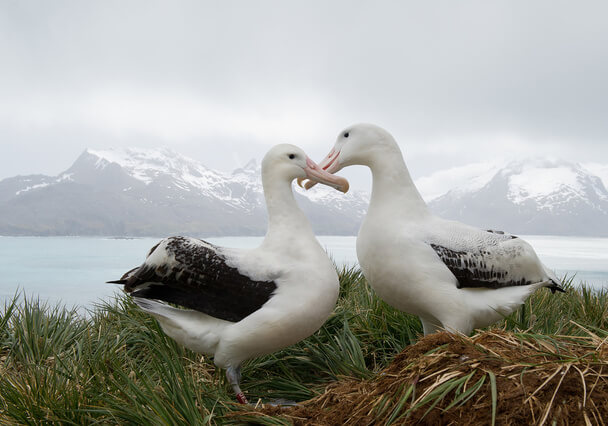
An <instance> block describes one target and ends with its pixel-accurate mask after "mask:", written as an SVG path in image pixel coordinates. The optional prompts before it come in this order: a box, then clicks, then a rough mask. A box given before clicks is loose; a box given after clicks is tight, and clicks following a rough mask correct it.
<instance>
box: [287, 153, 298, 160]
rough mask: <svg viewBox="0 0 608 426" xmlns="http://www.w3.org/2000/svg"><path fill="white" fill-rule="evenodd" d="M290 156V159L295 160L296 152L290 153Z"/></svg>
mask: <svg viewBox="0 0 608 426" xmlns="http://www.w3.org/2000/svg"><path fill="white" fill-rule="evenodd" d="M288 157H289V159H290V160H293V159H294V158H296V154H289V155H288Z"/></svg>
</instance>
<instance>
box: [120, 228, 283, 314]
mask: <svg viewBox="0 0 608 426" xmlns="http://www.w3.org/2000/svg"><path fill="white" fill-rule="evenodd" d="M258 278H259V277H258ZM120 283H122V284H124V285H125V290H126V291H127V292H129V293H131V295H132V296H134V297H143V298H147V299H157V300H163V301H165V302H169V303H174V304H177V305H180V306H183V307H185V308H189V309H195V310H197V311H200V312H204V313H205V314H208V315H211V316H213V317H216V318H221V319H224V320H227V321H233V322H237V321H240V320H241V319H243V318H245V317H246V316H248V315H250V314H251V313H253V312H255V311H257V310H258V309H260V308H261V307H262V306H263V305H264V304H265V303H266V302H267V301H268V300H269V299H270V298H271V297H272V294H273V292H274V291H275V290H276V288H277V286H276V283H275V282H274V281H273V279H272V278H270V277H269V279H268V280H259V279H258V280H253V279H251V278H250V277H248V276H247V275H245V274H242V273H241V272H239V270H238V269H237V268H236V267H234V265H233V266H229V265H228V264H227V261H226V257H225V256H224V255H223V254H222V253H221V249H219V248H218V247H216V246H214V245H212V244H209V243H207V242H205V241H202V240H197V239H194V238H184V237H171V238H167V239H165V240H163V241H161V242H160V243H159V244H158V245H157V246H155V247H154V248H153V249H152V250H151V251H150V253H149V254H148V258H147V259H146V261H145V262H144V263H143V264H142V265H141V266H140V267H139V268H137V269H135V270H133V271H130V272H128V273H127V274H125V276H124V277H123V279H122V280H120Z"/></svg>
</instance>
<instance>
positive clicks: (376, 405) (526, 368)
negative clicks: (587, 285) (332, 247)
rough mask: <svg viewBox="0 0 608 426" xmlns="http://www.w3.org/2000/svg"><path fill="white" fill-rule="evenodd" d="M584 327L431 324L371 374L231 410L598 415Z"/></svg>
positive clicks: (267, 415)
mask: <svg viewBox="0 0 608 426" xmlns="http://www.w3.org/2000/svg"><path fill="white" fill-rule="evenodd" d="M585 331H586V335H585V336H581V337H576V336H546V335H538V334H529V333H511V332H505V331H500V330H499V331H496V330H494V331H485V332H480V333H478V334H475V335H474V336H472V337H465V336H462V335H454V334H449V333H438V334H433V335H430V336H426V337H424V338H422V339H420V341H418V342H417V343H416V344H414V345H412V346H409V347H407V348H405V350H404V351H403V352H401V353H400V354H399V355H398V356H397V357H396V358H395V359H394V360H393V362H392V363H391V364H390V365H389V366H388V367H387V368H386V369H385V370H383V371H381V372H380V373H379V374H378V375H377V376H375V377H374V378H372V379H370V380H354V379H351V378H348V379H344V380H341V381H338V382H335V383H332V384H331V385H329V386H328V387H327V388H326V390H325V392H324V393H323V394H321V395H319V396H317V397H316V398H313V399H311V400H308V401H305V402H303V403H301V404H299V405H297V406H295V407H292V408H285V407H281V408H279V407H271V406H267V405H259V406H257V407H256V408H255V410H251V409H249V410H246V411H245V412H239V413H235V414H236V416H237V418H239V419H241V420H248V421H254V422H261V423H267V422H271V423H274V422H275V421H276V420H279V419H280V420H281V423H287V424H289V423H293V424H296V425H304V424H305V425H371V424H429V425H438V424H501V425H503V424H504V425H519V424H539V425H541V424H586V425H590V424H606V423H607V422H608V342H607V341H606V339H601V338H599V337H598V336H597V335H595V334H594V333H592V332H591V331H588V330H585ZM271 417H273V418H274V419H271Z"/></svg>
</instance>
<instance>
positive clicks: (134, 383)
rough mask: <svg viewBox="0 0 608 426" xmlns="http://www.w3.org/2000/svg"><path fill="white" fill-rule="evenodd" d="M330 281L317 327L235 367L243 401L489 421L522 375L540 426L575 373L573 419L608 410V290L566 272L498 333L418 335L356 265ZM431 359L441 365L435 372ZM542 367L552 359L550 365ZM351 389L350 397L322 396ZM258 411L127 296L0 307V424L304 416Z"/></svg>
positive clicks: (392, 417)
mask: <svg viewBox="0 0 608 426" xmlns="http://www.w3.org/2000/svg"><path fill="white" fill-rule="evenodd" d="M339 275H340V284H341V289H340V298H339V302H338V305H337V307H336V309H335V310H334V312H333V314H332V315H331V317H330V318H329V319H328V321H327V322H326V323H325V324H324V326H323V327H322V328H321V329H320V330H319V331H318V332H317V333H315V334H314V335H313V336H311V337H309V338H308V339H306V340H304V341H302V342H300V343H298V344H296V345H293V346H291V347H289V348H287V349H284V350H282V351H279V352H277V353H274V354H272V355H268V356H264V357H261V358H258V359H255V360H251V361H250V362H248V363H246V364H245V365H244V368H243V383H242V385H243V389H244V390H245V392H246V393H247V396H248V398H249V399H250V401H253V402H254V403H256V402H257V403H261V402H266V401H268V400H270V399H274V398H286V399H291V400H295V401H305V400H310V401H322V402H323V403H324V404H326V405H325V407H329V406H332V407H334V406H336V404H338V403H339V401H341V399H340V398H346V400H348V401H350V403H352V404H351V405H350V406H349V407H350V408H349V409H348V414H349V415H350V416H358V417H353V419H370V421H374V420H378V419H383V421H384V422H386V423H395V424H396V423H403V422H407V421H414V420H416V421H418V420H420V419H424V421H427V422H432V421H435V420H436V419H437V418H438V417H437V416H442V415H443V416H446V415H448V414H447V413H454V412H458V410H465V411H466V410H468V411H475V412H477V411H479V412H481V411H484V412H485V413H487V416H488V418H487V423H493V422H496V423H501V421H502V419H503V417H501V416H502V415H503V411H502V409H503V407H502V406H501V405H502V401H503V400H504V395H503V393H504V390H503V389H504V386H505V380H508V381H510V382H512V381H520V382H522V383H524V384H526V383H527V389H528V390H529V392H528V393H527V394H526V398H528V397H530V399H529V401H528V402H527V403H526V404H527V405H526V407H528V408H527V409H528V410H530V412H531V413H534V415H535V416H536V417H535V419H536V421H539V420H542V419H545V420H546V421H547V422H548V421H549V420H550V419H551V418H552V416H553V415H554V413H555V412H556V410H560V409H561V410H564V408H563V404H562V399H563V398H561V393H560V392H562V389H569V388H568V387H569V386H571V385H572V383H571V381H570V380H571V377H576V378H577V380H578V382H577V383H578V386H579V388H580V392H579V393H580V396H581V404H583V407H585V410H586V411H585V412H584V414H583V416H584V417H585V416H586V417H585V418H588V419H591V421H592V422H593V421H596V419H601V418H605V416H606V413H605V412H602V411H601V410H602V408H601V407H603V406H602V405H601V403H599V402H598V401H597V400H596V399H595V398H596V396H598V395H602V393H601V392H603V390H602V389H603V388H602V386H603V383H604V380H605V376H601V375H597V374H596V373H597V372H598V371H599V370H598V365H600V364H601V363H602V362H604V361H603V360H604V359H605V357H606V355H607V354H608V348H607V345H606V339H607V337H608V336H607V334H606V331H605V330H606V329H608V312H607V310H608V294H607V291H606V290H601V291H594V290H591V289H589V288H588V287H585V286H583V287H581V288H580V289H578V288H574V286H573V283H572V279H569V282H566V283H565V287H567V288H568V291H567V293H565V294H557V295H551V294H550V292H549V291H545V290H541V291H538V292H536V294H534V295H533V296H532V297H531V298H530V299H529V300H528V301H527V302H526V304H525V307H524V308H522V309H521V310H519V311H518V312H515V313H513V314H512V315H510V316H509V317H507V318H505V319H504V320H503V321H502V322H501V323H500V324H497V325H496V326H495V327H497V328H495V329H493V330H497V329H499V330H501V331H492V332H491V333H490V334H487V333H486V334H484V333H481V334H479V335H476V336H474V337H472V338H465V337H459V338H458V339H457V340H446V341H443V340H441V341H436V340H431V341H430V343H429V342H427V343H425V341H426V339H422V340H420V335H421V334H422V326H421V324H420V321H419V320H418V318H416V317H414V316H411V315H407V314H404V313H402V312H399V311H397V310H395V309H393V308H391V307H390V306H388V305H387V304H386V303H384V302H383V301H381V300H380V299H378V298H377V297H376V296H375V295H374V293H373V291H372V290H371V289H370V287H369V286H368V285H367V283H366V281H365V278H364V277H363V275H362V274H361V272H360V271H359V270H358V269H356V268H341V269H340V270H339ZM417 342H418V343H417ZM454 342H457V344H459V345H463V346H462V347H467V348H469V349H470V348H473V349H474V352H471V354H472V353H475V354H477V355H476V356H477V357H480V359H481V360H482V361H483V362H482V361H479V362H480V364H479V365H475V362H476V361H473V358H471V360H466V361H462V360H459V358H458V357H457V356H454V353H453V346H454V344H456V343H454ZM416 343H417V344H416ZM414 344H416V345H414ZM419 345H422V346H419ZM425 345H426V346H425ZM467 345H468V346H467ZM497 345H498V346H497ZM503 347H509V348H512V349H513V348H516V349H517V351H519V352H524V353H527V354H528V355H529V356H528V357H527V358H526V359H515V358H513V356H514V355H513V354H512V353H514V352H505V351H503V352H500V351H501V350H502V349H501V348H503ZM404 348H406V351H405V352H404V353H407V351H408V350H409V351H411V350H415V351H419V352H420V351H422V350H423V351H422V352H420V353H418V352H416V353H415V355H416V356H414V357H413V358H412V357H411V358H404V357H403V356H404V355H403V354H401V355H399V354H400V353H401V352H402V351H403V350H404ZM412 348H417V349H412ZM497 348H498V349H497ZM573 348H575V349H573ZM577 348H578V349H577ZM513 350H515V349H513ZM450 351H452V352H450ZM526 351H527V352H526ZM450 354H451V355H450ZM471 354H468V355H467V356H470V355H471ZM505 354H510V355H509V356H511V358H508V357H507V355H505ZM410 355H411V353H410ZM459 356H460V355H459ZM488 359H493V360H494V361H493V362H495V363H496V362H499V361H497V360H502V361H505V362H507V361H508V362H509V363H510V364H508V363H507V364H504V366H508V368H506V369H504V370H501V369H497V368H495V367H496V365H494V364H492V363H490V364H488V365H486V364H484V362H487V360H488ZM502 361H500V362H502ZM598 363H600V364H598ZM501 365H502V364H501ZM439 366H443V367H442V368H443V370H442V368H439V369H438V370H434V369H433V368H435V367H439ZM450 366H459V367H462V366H467V369H466V371H465V370H462V369H460V370H458V369H456V370H454V369H451V370H450V368H449V367H450ZM544 366H551V368H552V370H551V373H548V370H544V369H543V368H544ZM605 371H606V370H605V369H604V373H602V374H605ZM553 373H555V375H554V376H553V377H551V374H553ZM562 373H563V374H562ZM593 374H596V376H593ZM532 376H535V377H539V378H541V379H542V381H541V382H538V383H536V382H534V383H535V385H534V387H532V385H531V384H530V383H528V382H526V381H527V380H528V379H527V377H532ZM564 377H565V378H564ZM589 377H595V378H596V380H595V381H590V380H588V378H589ZM560 379H563V380H562V381H561V382H560V381H559V380H560ZM383 380H384V381H386V380H389V381H390V383H389V382H387V386H388V387H387V388H386V389H384V391H383V392H379V393H377V394H374V393H373V385H374V383H376V384H377V383H380V382H382V381H383ZM545 381H546V383H545V384H544V385H543V382H545ZM510 382H509V383H510ZM383 383H384V382H383ZM347 385H348V386H350V388H348V392H346V391H345V392H346V393H343V394H340V395H338V394H336V393H332V392H333V390H336V389H345V388H344V386H347ZM360 390H366V392H368V394H366V395H367V397H366V398H367V399H357V398H359V396H358V393H357V392H359V391H360ZM534 392H536V393H534ZM547 392H549V393H550V394H549V399H548V400H547V403H546V404H545V405H543V410H540V408H539V410H540V411H538V410H537V409H536V408H534V407H535V405H534V404H537V402H538V401H540V399H539V398H540V396H542V395H545V394H546V393H547ZM370 395H371V396H370ZM484 398H485V399H484ZM549 402H551V403H550V404H549ZM307 404H308V403H307ZM594 404H595V405H594ZM598 404H599V405H598ZM520 405H522V404H521V401H520ZM471 407H477V408H479V410H471ZM529 407H532V408H529ZM560 407H561V408H560ZM264 410H265V411H264ZM264 410H255V411H250V412H244V411H243V410H242V407H240V406H238V405H237V404H235V402H234V397H233V395H232V391H231V389H230V386H229V385H228V383H226V380H225V378H224V374H223V372H220V371H217V369H216V368H215V366H214V365H213V363H212V360H211V359H209V358H208V357H206V356H201V355H200V354H196V353H193V352H191V351H189V350H188V349H185V348H183V347H181V346H180V345H178V344H177V343H175V342H174V341H173V340H172V339H170V338H168V337H167V336H166V335H165V334H164V333H163V332H162V330H161V329H160V327H159V325H158V323H157V322H156V321H155V320H154V319H153V318H152V317H150V316H149V315H147V314H145V313H144V312H142V311H141V310H140V309H138V308H137V306H136V305H135V304H133V303H132V302H131V301H130V300H129V299H128V298H127V297H117V298H115V299H112V300H110V301H108V302H105V303H102V304H99V305H98V306H96V307H95V308H94V309H92V310H91V312H89V314H88V315H87V316H85V317H83V316H79V315H78V313H77V312H76V311H74V310H69V309H66V308H64V307H61V306H49V305H48V304H45V303H42V302H40V301H38V300H34V299H28V298H26V297H25V296H23V295H15V297H14V298H13V300H11V301H9V302H8V303H7V304H5V306H4V308H0V423H3V424H4V423H7V424H32V423H36V424H37V423H47V422H54V423H62V424H89V423H136V424H144V425H147V424H150V425H151V424H159V423H163V424H215V423H232V422H233V423H239V422H241V423H242V422H243V421H255V422H258V423H262V424H273V425H274V424H289V423H292V422H296V423H297V422H299V421H302V422H306V421H309V420H310V418H305V417H302V419H305V420H298V418H297V416H295V417H294V416H291V417H285V415H284V414H285V413H284V412H283V411H281V410H280V409H275V411H272V410H271V409H269V410H270V411H268V410H266V408H264ZM535 410H536V411H535ZM332 411H333V410H332ZM602 416H604V417H602Z"/></svg>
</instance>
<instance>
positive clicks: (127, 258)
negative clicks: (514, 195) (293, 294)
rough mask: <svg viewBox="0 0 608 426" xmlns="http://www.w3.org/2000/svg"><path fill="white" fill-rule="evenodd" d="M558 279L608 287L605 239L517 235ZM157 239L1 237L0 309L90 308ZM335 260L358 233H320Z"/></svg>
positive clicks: (224, 240)
mask: <svg viewBox="0 0 608 426" xmlns="http://www.w3.org/2000/svg"><path fill="white" fill-rule="evenodd" d="M521 237H522V238H524V239H525V240H526V241H528V242H529V243H530V244H532V246H533V247H534V249H535V250H536V252H537V253H538V255H539V257H540V258H541V260H542V261H543V262H544V263H545V265H547V266H548V267H549V268H550V269H553V270H554V271H555V272H556V273H557V274H558V276H559V277H560V278H561V277H563V276H564V275H565V274H567V275H568V276H573V275H574V277H575V282H576V283H580V282H585V283H587V284H588V285H590V286H593V287H594V288H598V289H599V288H608V238H582V237H561V236H535V235H528V236H521ZM159 239H160V238H133V239H125V238H104V237H0V310H1V309H2V308H1V307H2V306H3V305H4V301H6V300H9V299H11V298H12V297H13V296H14V295H15V293H16V292H23V293H24V294H25V295H26V296H28V297H33V298H40V300H44V301H48V302H49V303H51V304H55V303H60V304H63V305H65V306H68V307H72V306H76V307H80V308H81V309H87V308H91V307H93V306H94V305H95V303H96V302H99V301H100V300H103V299H106V300H107V299H109V298H111V297H113V295H115V294H118V293H120V292H121V287H120V286H117V285H111V284H106V283H105V282H106V281H108V280H114V279H118V278H120V277H121V276H122V274H123V273H124V272H126V271H127V270H129V269H131V268H133V267H135V266H137V265H139V264H141V262H142V261H143V260H144V258H145V255H146V253H147V252H148V250H149V249H150V248H151V247H152V246H153V245H154V244H156V243H157V242H158V241H159ZM262 239H263V237H219V238H206V240H207V241H209V242H211V243H213V244H216V245H219V246H225V247H238V248H254V247H257V246H258V245H259V244H260V243H261V241H262ZM318 239H319V241H320V243H321V245H322V246H323V247H324V248H325V249H326V250H327V252H328V253H329V254H330V256H331V257H332V259H333V260H334V261H335V262H336V263H337V264H338V265H345V264H346V265H356V262H357V256H356V252H355V242H356V237H354V236H352V237H343V236H320V237H318Z"/></svg>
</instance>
